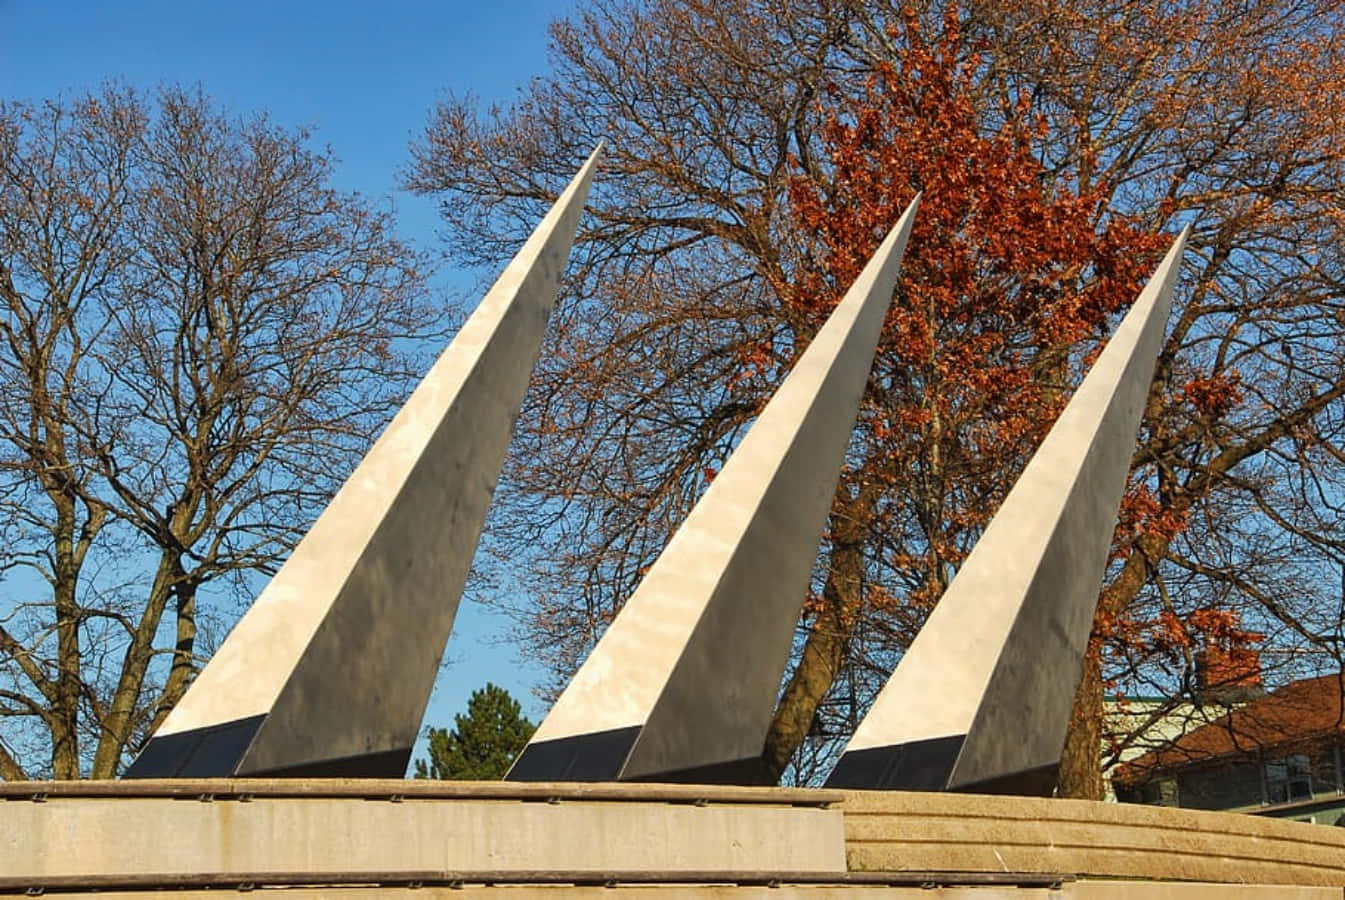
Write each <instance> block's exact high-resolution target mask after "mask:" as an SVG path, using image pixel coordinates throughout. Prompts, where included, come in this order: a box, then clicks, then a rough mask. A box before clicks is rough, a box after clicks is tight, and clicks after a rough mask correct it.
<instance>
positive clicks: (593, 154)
mask: <svg viewBox="0 0 1345 900" xmlns="http://www.w3.org/2000/svg"><path fill="white" fill-rule="evenodd" d="M606 149H607V139H606V138H598V143H596V144H594V145H593V149H592V150H591V151H590V152H589V154H588V159H586V160H584V164H583V165H582V166H580V169H587V168H588V167H589V166H591V165H593V164H594V163H596V162H597V161H598V160H599V159H601V158H602V154H603V151H604V150H606Z"/></svg>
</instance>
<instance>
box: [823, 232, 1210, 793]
mask: <svg viewBox="0 0 1345 900" xmlns="http://www.w3.org/2000/svg"><path fill="white" fill-rule="evenodd" d="M1186 237H1187V231H1183V232H1182V234H1181V235H1180V236H1179V237H1178V238H1177V240H1176V241H1175V242H1174V243H1173V245H1172V248H1171V249H1170V250H1169V251H1168V254H1167V256H1166V257H1165V258H1164V259H1163V262H1162V263H1161V264H1160V265H1159V266H1158V269H1157V270H1156V271H1155V273H1154V275H1153V277H1152V278H1151V279H1150V281H1149V283H1148V285H1147V286H1146V287H1145V288H1144V290H1143V292H1141V294H1140V296H1139V299H1138V300H1136V301H1135V305H1134V307H1133V308H1132V309H1131V310H1130V312H1129V313H1128V314H1127V315H1126V317H1125V318H1124V319H1123V320H1122V322H1121V324H1120V326H1119V327H1118V328H1117V329H1116V333H1115V334H1114V335H1113V336H1112V339H1111V340H1110V341H1109V342H1108V344H1107V347H1106V349H1105V350H1104V351H1103V352H1102V354H1101V355H1100V356H1099V357H1098V359H1097V362H1095V363H1094V364H1093V367H1092V370H1091V371H1090V372H1089V373H1088V376H1087V377H1086V378H1085V379H1084V380H1083V383H1082V384H1080V385H1079V389H1078V391H1077V392H1076V393H1075V395H1074V397H1073V398H1071V400H1070V402H1069V405H1068V406H1066V407H1065V410H1064V412H1062V413H1061V414H1060V418H1059V419H1058V420H1057V421H1056V423H1055V425H1054V426H1053V427H1052V428H1051V431H1050V433H1049V434H1048V435H1047V436H1046V439H1045V440H1044V441H1043V442H1042V445H1041V447H1040V448H1039V449H1038V450H1037V452H1036V454H1035V455H1034V456H1033V458H1032V460H1031V462H1029V463H1028V465H1027V468H1026V469H1024V470H1023V474H1022V476H1021V477H1020V478H1019V479H1018V481H1017V483H1016V484H1015V485H1014V487H1013V489H1012V490H1011V491H1010V492H1009V495H1008V497H1006V498H1005V500H1004V503H1003V505H1001V506H1000V509H999V511H998V512H997V513H996V515H995V517H994V519H993V520H992V521H991V522H990V525H989V526H988V527H987V528H986V530H985V533H984V534H983V535H982V536H981V539H980V540H979V541H978V542H977V544H976V546H975V547H974V548H973V549H972V552H971V554H970V555H969V556H968V557H967V559H966V561H965V562H964V563H963V565H962V568H961V569H960V570H959V571H958V573H957V576H956V577H955V578H954V579H953V583H952V584H951V585H949V587H948V590H947V591H946V592H945V593H944V595H943V598H942V599H941V600H940V601H939V604H938V605H937V606H936V607H935V608H934V612H933V613H931V614H930V617H929V620H928V622H926V624H925V626H924V628H923V629H921V631H920V633H919V634H918V635H916V638H915V641H914V642H913V643H912V644H911V647H910V649H909V650H907V651H906V654H905V656H903V657H902V660H901V662H900V664H899V665H898V666H897V669H896V671H895V672H894V673H893V674H892V677H891V678H890V679H889V680H888V682H887V684H886V685H885V686H884V687H883V690H882V692H881V693H879V695H878V698H877V700H876V701H875V702H874V704H873V707H872V709H870V710H869V712H868V715H867V716H865V717H864V719H863V721H862V722H860V724H859V728H858V729H857V730H856V732H855V734H854V736H853V737H852V738H851V739H850V742H849V744H848V745H847V746H846V748H845V752H844V754H843V755H842V756H841V758H840V760H839V762H838V763H837V765H836V768H835V770H834V771H833V772H832V774H831V777H830V778H829V779H828V781H827V786H828V787H846V788H882V789H903V790H935V791H938V790H960V791H975V792H982V793H1009V794H1028V795H1033V794H1036V795H1049V794H1050V793H1051V790H1052V789H1053V787H1054V785H1055V775H1056V769H1057V767H1058V765H1059V760H1060V751H1061V747H1062V745H1063V743H1064V738H1065V731H1066V728H1067V725H1068V722H1069V715H1070V709H1071V707H1072V704H1073V700H1074V692H1075V689H1076V687H1077V685H1078V680H1079V673H1080V671H1081V667H1082V661H1083V653H1084V649H1085V647H1086V644H1087V641H1088V633H1089V629H1090V626H1091V625H1092V621H1093V612H1094V608H1095V605H1096V601H1097V595H1098V590H1099V588H1100V587H1101V584H1102V578H1103V575H1104V570H1105V568H1106V563H1107V553H1108V549H1109V548H1110V546H1111V540H1112V533H1113V530H1114V528H1115V523H1116V515H1117V511H1118V509H1119V508H1120V504H1121V498H1122V495H1123V493H1124V491H1125V484H1126V476H1127V473H1128V472H1129V470H1130V460H1131V456H1132V455H1133V454H1134V449H1135V440H1136V433H1137V431H1138V430H1139V425H1140V419H1141V417H1142V414H1143V411H1144V405H1145V401H1146V400H1147V398H1148V396H1149V386H1150V383H1151V382H1152V380H1153V371H1154V364H1155V361H1156V359H1157V357H1158V352H1159V350H1160V349H1161V347H1162V344H1163V331H1164V327H1165V325H1166V323H1167V318H1168V312H1169V308H1170V305H1171V297H1172V288H1173V284H1174V282H1175V280H1176V277H1177V272H1178V270H1179V269H1180V262H1181V255H1182V250H1183V248H1184V246H1185V244H1186Z"/></svg>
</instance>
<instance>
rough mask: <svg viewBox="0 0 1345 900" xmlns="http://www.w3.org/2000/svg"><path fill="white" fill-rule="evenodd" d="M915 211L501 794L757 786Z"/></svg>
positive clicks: (779, 394)
mask: <svg viewBox="0 0 1345 900" xmlns="http://www.w3.org/2000/svg"><path fill="white" fill-rule="evenodd" d="M918 201H919V198H916V201H915V202H913V203H912V204H911V206H910V207H909V208H908V209H907V210H906V212H905V214H904V215H903V216H902V217H901V219H900V220H899V221H898V222H897V224H896V226H895V227H894V228H893V229H892V231H891V233H890V234H889V235H888V236H887V238H886V239H885V240H884V241H883V243H882V245H881V246H880V247H879V248H878V250H877V252H876V253H875V254H874V255H873V258H872V259H871V260H870V261H869V263H868V265H867V266H866V267H865V269H864V271H863V272H862V273H860V275H859V277H858V278H857V279H856V280H855V283H854V285H853V286H851V288H850V290H849V291H848V292H847V293H846V295H845V298H844V299H843V300H842V301H841V302H840V304H838V305H837V307H836V309H835V310H834V311H833V312H832V314H831V316H830V318H829V319H828V320H827V322H826V324H825V325H824V326H823V327H822V329H821V330H820V331H819V332H818V333H817V336H816V337H815V338H814V339H813V342H812V343H811V344H810V345H809V346H808V349H807V350H806V351H805V352H804V353H803V354H802V356H800V357H799V360H798V362H797V363H796V364H795V366H794V368H793V370H792V371H791V372H790V374H789V377H788V378H786V379H785V381H784V383H783V384H782V385H781V386H780V388H779V390H777V391H776V393H775V396H774V397H772V398H771V401H770V403H769V404H768V405H767V406H766V408H765V409H764V410H762V412H761V415H760V416H759V417H758V418H757V421H756V422H755V423H754V424H753V425H752V428H751V430H750V431H749V432H748V433H747V435H746V436H745V437H744V438H743V440H742V442H741V444H739V446H738V447H737V449H736V450H735V451H734V452H733V454H732V456H730V458H729V459H728V461H727V462H726V463H725V464H724V467H723V469H722V470H721V471H720V473H719V474H718V476H717V477H716V478H715V480H714V482H713V483H712V484H711V485H710V487H709V489H708V490H707V491H706V493H705V495H704V496H703V497H702V498H701V499H700V501H699V502H698V503H697V504H696V506H695V508H694V509H693V510H692V511H691V513H690V515H688V516H687V519H686V521H685V522H684V523H683V524H682V526H681V527H680V528H679V529H678V530H677V533H676V534H674V535H673V537H672V539H671V540H670V541H669V542H668V546H667V547H666V548H665V549H664V550H663V553H662V554H661V555H660V556H659V558H658V560H657V561H656V562H655V563H654V565H653V566H652V567H651V568H650V570H649V572H648V574H647V575H646V576H645V578H644V580H643V581H642V582H641V583H640V585H639V587H638V588H637V589H636V591H635V593H634V594H633V595H632V596H631V598H630V600H629V601H628V602H627V603H626V605H625V607H624V608H623V609H622V610H621V613H620V614H619V615H618V616H617V617H616V619H615V620H614V621H613V622H612V624H611V626H610V627H609V628H608V629H607V632H606V633H605V634H604V635H603V637H602V639H601V640H600V641H599V642H598V645H597V646H596V647H595V648H594V649H593V652H592V653H591V654H590V655H589V657H588V659H587V660H586V661H585V662H584V664H583V666H582V667H581V668H580V669H579V671H578V672H577V673H576V674H575V676H574V678H573V679H571V681H570V683H569V684H568V685H567V686H566V688H565V691H564V693H562V694H561V696H560V699H559V700H557V701H556V705H555V706H554V707H552V709H551V712H550V713H549V714H548V715H547V717H546V719H545V720H544V721H543V722H542V724H541V726H540V727H539V728H538V729H537V732H536V734H535V735H533V738H532V740H531V741H530V742H529V743H528V745H527V746H526V747H525V748H524V750H523V753H522V754H521V755H520V757H519V759H518V761H517V762H516V763H515V764H514V767H513V769H512V770H511V771H510V772H509V774H508V776H506V777H507V778H509V779H511V780H515V781H550V780H557V781H608V780H658V781H694V782H703V783H760V782H761V781H763V780H764V778H763V774H764V773H763V769H762V765H761V750H762V744H763V742H764V740H765V736H766V730H767V728H768V726H769V724H770V720H771V712H772V709H773V707H774V705H775V699H776V695H777V693H778V691H779V688H780V677H781V675H782V673H783V671H784V667H785V664H786V662H787V661H788V658H789V650H790V644H791V641H792V638H793V634H794V627H795V624H796V623H797V622H798V616H799V611H800V608H801V606H802V603H803V599H804V596H805V594H806V592H807V587H808V579H809V575H810V574H811V572H812V567H813V561H814V559H815V558H816V556H817V548H818V544H819V543H820V541H821V538H822V530H823V527H824V525H825V524H826V517H827V512H828V510H829V509H830V508H831V502H832V499H833V495H834V493H835V490H836V482H837V480H838V479H839V477H840V469H841V464H842V462H843V460H844V457H845V451H846V447H847V445H848V444H849V440H850V434H851V432H852V431H853V430H854V424H855V416H856V414H857V412H858V409H859V402H860V399H861V397H862V396H863V393H864V385H865V382H866V381H867V379H868V374H869V369H870V367H871V366H872V364H873V354H874V350H875V348H876V346H877V343H878V338H879V335H880V334H881V332H882V327H883V320H884V318H885V317H886V314H887V308H888V306H889V305H890V304H891V301H892V292H893V289H894V286H895V283H896V279H897V273H898V271H899V269H900V267H901V257H902V253H903V252H904V250H905V246H906V240H907V238H908V237H909V235H910V230H911V223H912V221H913V219H914V216H915V210H916V206H917V204H918Z"/></svg>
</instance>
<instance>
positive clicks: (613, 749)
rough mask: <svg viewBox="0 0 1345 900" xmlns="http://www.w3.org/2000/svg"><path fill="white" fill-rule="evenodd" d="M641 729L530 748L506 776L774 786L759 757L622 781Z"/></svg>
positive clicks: (512, 777)
mask: <svg viewBox="0 0 1345 900" xmlns="http://www.w3.org/2000/svg"><path fill="white" fill-rule="evenodd" d="M640 731H641V728H640V726H638V725H636V726H631V727H629V728H613V729H612V730H610V731H597V732H592V733H590V734H581V735H575V736H574V737H567V738H558V739H556V740H554V741H542V742H540V743H537V744H529V745H528V746H527V747H525V748H524V750H523V753H522V754H521V755H520V756H519V758H518V760H517V761H515V763H514V767H513V768H512V769H510V770H509V774H508V775H507V776H505V778H506V780H508V781H643V782H663V783H667V784H737V785H744V786H754V785H773V784H775V780H774V779H773V778H771V777H770V775H769V773H768V772H767V769H766V764H765V762H764V761H763V760H762V759H761V757H760V756H753V757H748V758H745V759H736V760H732V761H730V762H723V763H714V764H712V765H708V766H694V767H692V768H689V769H679V770H677V771H669V772H657V773H654V774H650V775H643V776H640V777H638V778H622V777H621V770H622V768H623V767H624V766H625V764H626V760H627V759H628V758H629V757H630V752H631V750H632V749H633V748H634V747H635V741H636V739H637V738H639V736H640Z"/></svg>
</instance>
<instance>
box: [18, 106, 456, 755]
mask: <svg viewBox="0 0 1345 900" xmlns="http://www.w3.org/2000/svg"><path fill="white" fill-rule="evenodd" d="M308 143H309V142H308V135H307V134H305V133H304V132H293V131H287V130H285V129H282V128H279V127H277V126H275V125H274V124H271V123H270V122H268V121H267V120H266V119H265V117H252V118H234V117H231V116H229V115H227V114H226V113H224V112H223V111H221V110H219V109H218V108H217V107H215V106H214V105H213V104H212V103H211V101H209V100H208V99H207V98H206V97H204V96H202V95H200V94H199V93H193V92H188V91H183V90H179V89H165V90H163V91H162V92H161V93H160V94H159V96H157V97H156V98H154V99H153V100H149V99H146V98H144V97H141V96H138V95H136V94H135V93H133V92H131V91H129V90H124V89H120V88H117V87H109V88H106V89H104V90H102V91H100V92H97V93H93V94H89V95H87V96H83V97H80V98H78V99H75V100H71V101H50V102H48V103H45V104H42V105H38V106H32V105H27V104H20V103H16V104H5V105H0V300H2V301H3V313H0V522H3V524H4V528H5V547H4V556H3V564H4V566H5V571H6V579H5V581H4V585H5V588H6V589H7V594H8V596H7V597H6V598H5V599H4V601H3V602H0V736H2V737H3V740H0V775H3V777H5V778H10V779H12V778H21V777H24V776H42V775H49V776H51V777H55V778H75V777H79V776H80V775H81V774H86V775H89V776H92V777H95V778H107V777H111V776H113V775H115V774H116V773H117V771H118V770H119V767H120V766H121V765H122V763H123V762H124V761H125V757H126V754H127V752H128V751H129V750H134V749H135V748H136V746H137V745H138V742H139V741H140V740H142V739H143V738H144V736H145V735H146V734H147V733H148V732H149V731H150V730H151V729H152V728H154V727H155V726H156V725H157V724H158V723H159V722H160V721H161V720H162V719H163V717H164V716H165V715H166V714H167V712H168V711H169V709H171V707H172V705H173V704H174V703H175V702H176V701H177V699H178V698H179V697H181V695H182V693H183V691H184V690H185V689H186V687H187V686H188V684H189V683H190V681H191V678H192V676H193V674H194V673H195V671H196V670H197V668H198V667H199V665H200V663H201V660H202V655H203V654H202V651H203V650H208V649H209V644H208V642H207V643H206V646H204V647H203V646H202V644H203V637H204V636H203V634H202V627H203V623H204V622H207V621H209V620H210V619H211V616H212V615H213V616H214V618H215V620H216V621H221V620H228V619H231V618H232V617H233V615H234V614H235V613H236V607H235V606H234V599H235V598H236V596H237V593H236V591H235V590H234V589H235V588H243V589H247V588H248V587H249V577H250V576H251V575H253V574H254V573H265V572H268V571H271V570H273V568H274V567H275V565H276V563H277V561H278V560H279V559H280V558H282V557H283V555H284V554H285V553H286V552H287V550H288V548H290V547H291V546H292V545H293V543H294V541H295V540H296V539H297V537H298V536H299V535H300V534H301V532H302V529H303V527H304V525H305V523H306V522H307V521H308V520H309V519H310V518H311V517H312V516H313V515H314V514H315V512H316V511H317V509H318V505H319V504H320V503H321V502H322V501H323V500H324V498H325V497H327V496H328V495H329V494H330V492H331V491H332V490H333V489H334V487H335V485H336V484H338V483H339V478H340V477H341V476H343V475H344V473H346V472H347V471H349V468H350V467H351V466H352V465H353V462H354V460H355V459H356V458H357V457H358V454H359V453H360V452H361V451H362V449H363V448H364V447H365V446H366V445H367V442H368V440H369V438H370V435H371V434H372V433H374V432H375V431H376V429H377V428H378V426H379V425H380V424H381V423H382V422H383V421H384V420H385V417H386V416H387V415H388V414H389V412H390V410H391V408H392V406H393V404H395V403H396V402H397V401H398V399H399V398H400V397H401V396H403V394H404V391H405V390H406V388H407V386H408V379H409V378H410V377H411V376H412V375H413V374H414V371H415V369H416V368H417V362H416V360H415V358H414V354H413V351H414V349H415V344H414V343H408V339H409V338H413V337H416V336H418V333H421V332H422V331H423V329H425V328H426V327H427V326H429V325H431V324H433V323H434V322H435V321H436V315H435V314H434V313H433V311H431V310H430V309H428V308H427V307H426V306H425V305H424V303H423V301H422V290H421V288H422V282H421V279H420V276H419V274H418V272H417V263H418V260H417V259H416V256H415V254H414V253H413V252H412V251H411V250H409V249H408V248H407V247H406V246H405V245H403V244H402V243H400V242H399V241H398V240H397V239H396V238H395V237H394V236H393V234H392V220H391V217H390V215H389V214H388V213H386V212H383V211H379V210H377V209H375V208H373V207H371V206H370V205H369V204H368V203H367V202H366V201H365V200H363V199H362V198H360V197H358V196H353V195H344V194H341V193H339V192H337V191H336V190H334V189H333V188H332V186H331V183H330V169H331V163H332V160H331V158H330V156H329V155H328V154H327V153H324V152H320V151H315V150H313V149H311V148H310V147H309V146H308ZM253 581H254V583H253V584H252V585H251V586H254V587H255V579H254V580H253Z"/></svg>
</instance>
